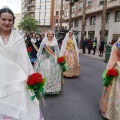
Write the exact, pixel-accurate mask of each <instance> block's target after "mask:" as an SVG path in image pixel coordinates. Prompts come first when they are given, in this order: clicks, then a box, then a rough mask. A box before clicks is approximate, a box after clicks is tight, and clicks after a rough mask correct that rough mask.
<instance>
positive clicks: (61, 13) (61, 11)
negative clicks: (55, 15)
mask: <svg viewBox="0 0 120 120" xmlns="http://www.w3.org/2000/svg"><path fill="white" fill-rule="evenodd" d="M62 15H63V0H61V10H60V29H59V30H62Z"/></svg>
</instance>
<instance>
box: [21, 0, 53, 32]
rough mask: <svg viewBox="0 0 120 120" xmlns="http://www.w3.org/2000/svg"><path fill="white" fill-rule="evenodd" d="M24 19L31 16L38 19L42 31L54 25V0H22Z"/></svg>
mask: <svg viewBox="0 0 120 120" xmlns="http://www.w3.org/2000/svg"><path fill="white" fill-rule="evenodd" d="M21 2H22V4H21V9H22V19H24V18H25V17H26V16H30V17H31V18H32V19H36V20H37V21H38V29H39V30H40V31H41V32H44V31H47V30H48V29H53V27H54V0H22V1H21Z"/></svg>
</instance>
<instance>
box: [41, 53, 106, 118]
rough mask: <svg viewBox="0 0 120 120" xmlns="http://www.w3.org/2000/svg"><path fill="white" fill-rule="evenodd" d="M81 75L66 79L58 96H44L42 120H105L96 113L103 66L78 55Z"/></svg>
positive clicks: (94, 60)
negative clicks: (43, 119) (45, 105)
mask: <svg viewBox="0 0 120 120" xmlns="http://www.w3.org/2000/svg"><path fill="white" fill-rule="evenodd" d="M80 62H81V74H80V76H79V77H78V78H74V79H69V78H65V83H64V86H63V89H62V92H61V94H60V95H54V96H46V97H45V101H46V104H47V107H45V108H43V107H42V106H41V109H42V112H43V115H44V118H45V120H104V119H103V118H102V116H101V114H100V112H99V108H98V107H99V100H100V98H101V95H102V91H103V85H102V77H101V73H102V71H103V70H104V69H105V67H106V65H107V64H106V63H104V62H103V60H101V59H95V58H92V57H89V56H86V55H82V54H80Z"/></svg>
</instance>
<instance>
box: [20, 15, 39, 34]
mask: <svg viewBox="0 0 120 120" xmlns="http://www.w3.org/2000/svg"><path fill="white" fill-rule="evenodd" d="M37 25H38V21H36V20H35V19H31V18H30V17H29V16H27V17H26V18H25V19H24V20H23V21H21V22H20V23H19V25H18V28H19V29H21V30H23V31H26V32H28V31H29V32H31V31H36V30H37Z"/></svg>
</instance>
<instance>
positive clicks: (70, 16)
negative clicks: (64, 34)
mask: <svg viewBox="0 0 120 120" xmlns="http://www.w3.org/2000/svg"><path fill="white" fill-rule="evenodd" d="M71 22H72V0H70V3H69V29H71V28H72V25H71Z"/></svg>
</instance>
